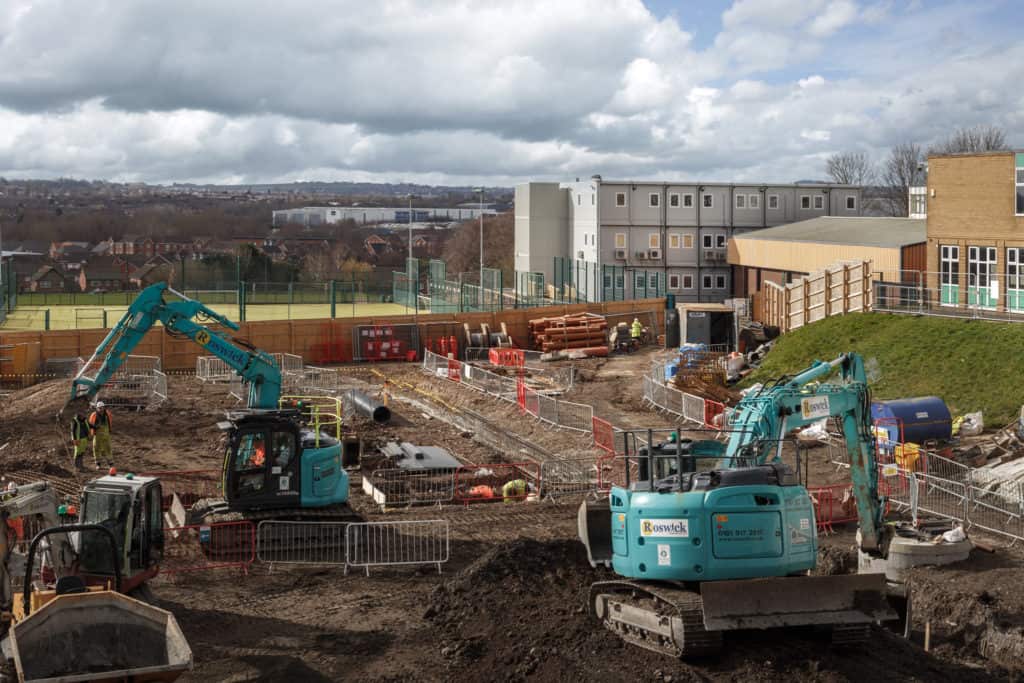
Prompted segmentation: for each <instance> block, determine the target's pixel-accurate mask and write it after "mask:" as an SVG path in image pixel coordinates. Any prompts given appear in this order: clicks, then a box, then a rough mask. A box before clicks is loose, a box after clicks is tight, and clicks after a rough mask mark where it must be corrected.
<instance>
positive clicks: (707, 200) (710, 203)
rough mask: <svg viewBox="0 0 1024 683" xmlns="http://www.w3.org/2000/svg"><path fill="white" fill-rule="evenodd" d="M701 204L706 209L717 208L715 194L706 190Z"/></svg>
mask: <svg viewBox="0 0 1024 683" xmlns="http://www.w3.org/2000/svg"><path fill="white" fill-rule="evenodd" d="M701 206H702V207H704V208H705V209H713V208H715V195H713V194H711V193H710V192H705V193H704V194H702V195H701Z"/></svg>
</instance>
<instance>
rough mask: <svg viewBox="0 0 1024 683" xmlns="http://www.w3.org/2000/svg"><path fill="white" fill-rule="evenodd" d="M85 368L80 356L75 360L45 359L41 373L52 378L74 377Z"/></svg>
mask: <svg viewBox="0 0 1024 683" xmlns="http://www.w3.org/2000/svg"><path fill="white" fill-rule="evenodd" d="M84 366H85V360H83V359H82V358H81V357H80V356H77V357H75V358H47V359H46V364H45V365H44V366H43V372H44V373H46V374H47V375H53V376H54V377H75V376H77V375H78V373H79V372H81V370H82V368H83V367H84Z"/></svg>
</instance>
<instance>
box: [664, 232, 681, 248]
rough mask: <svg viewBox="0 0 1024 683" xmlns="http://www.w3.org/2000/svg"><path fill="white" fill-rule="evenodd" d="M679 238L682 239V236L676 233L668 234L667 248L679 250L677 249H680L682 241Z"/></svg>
mask: <svg viewBox="0 0 1024 683" xmlns="http://www.w3.org/2000/svg"><path fill="white" fill-rule="evenodd" d="M681 238H682V235H680V234H679V233H678V232H670V233H669V235H668V248H669V249H679V248H681V247H682V244H683V240H682V239H681Z"/></svg>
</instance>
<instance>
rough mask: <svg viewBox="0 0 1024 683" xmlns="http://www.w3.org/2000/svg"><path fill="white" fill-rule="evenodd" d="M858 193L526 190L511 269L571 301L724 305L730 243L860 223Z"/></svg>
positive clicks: (776, 188) (562, 186)
mask: <svg viewBox="0 0 1024 683" xmlns="http://www.w3.org/2000/svg"><path fill="white" fill-rule="evenodd" d="M860 211H861V190H860V188H859V187H855V186H851V185H835V184H830V183H797V184H789V185H772V184H767V183H731V184H726V183H704V182H641V181H635V182H634V181H606V180H603V179H602V178H601V176H597V175H595V176H593V177H592V178H590V179H589V180H586V181H583V182H580V181H579V180H577V181H576V182H567V183H523V184H520V185H518V186H516V194H515V269H516V271H517V272H520V273H526V272H529V273H541V274H543V275H544V277H545V280H546V282H547V283H548V284H549V285H551V284H553V285H554V286H555V287H556V289H557V291H556V296H559V295H560V294H559V292H565V291H571V292H572V296H573V297H574V298H576V297H578V298H580V299H585V300H590V301H614V300H622V299H635V298H643V297H648V296H663V295H664V294H665V293H672V294H675V295H676V298H677V299H678V300H679V301H683V302H720V301H723V300H724V299H725V298H727V297H729V296H730V294H731V292H732V289H733V284H732V269H731V268H730V266H729V263H728V261H727V256H726V245H727V244H728V241H729V238H730V237H733V236H736V235H741V234H743V233H746V232H750V231H753V230H761V229H764V228H768V227H772V226H776V225H783V224H786V223H794V222H797V221H802V220H806V219H809V218H815V217H818V216H843V217H849V216H859V215H860Z"/></svg>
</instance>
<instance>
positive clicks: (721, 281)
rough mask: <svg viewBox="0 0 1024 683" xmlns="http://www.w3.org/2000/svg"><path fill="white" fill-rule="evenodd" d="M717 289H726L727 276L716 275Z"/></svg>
mask: <svg viewBox="0 0 1024 683" xmlns="http://www.w3.org/2000/svg"><path fill="white" fill-rule="evenodd" d="M715 289H725V276H724V275H716V276H715Z"/></svg>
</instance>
